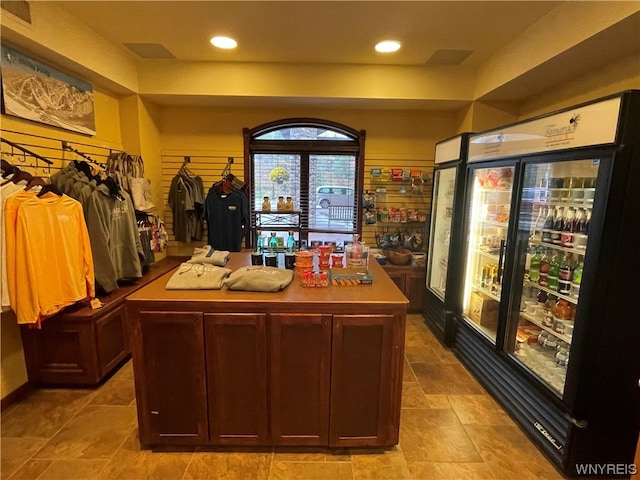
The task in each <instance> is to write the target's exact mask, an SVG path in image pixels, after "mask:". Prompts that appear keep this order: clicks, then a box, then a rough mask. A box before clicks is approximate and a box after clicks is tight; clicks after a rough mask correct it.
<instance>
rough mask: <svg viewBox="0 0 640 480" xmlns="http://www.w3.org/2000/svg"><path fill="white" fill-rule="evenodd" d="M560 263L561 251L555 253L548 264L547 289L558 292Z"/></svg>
mask: <svg viewBox="0 0 640 480" xmlns="http://www.w3.org/2000/svg"><path fill="white" fill-rule="evenodd" d="M561 263H562V251H558V252H556V253H555V254H554V255H553V257H551V262H550V263H549V279H548V280H547V288H549V289H551V290H555V291H557V290H558V280H559V278H560V264H561Z"/></svg>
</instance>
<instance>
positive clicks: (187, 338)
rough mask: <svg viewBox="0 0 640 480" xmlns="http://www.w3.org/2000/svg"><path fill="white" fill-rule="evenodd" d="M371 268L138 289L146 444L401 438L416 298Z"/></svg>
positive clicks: (136, 326)
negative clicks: (323, 283)
mask: <svg viewBox="0 0 640 480" xmlns="http://www.w3.org/2000/svg"><path fill="white" fill-rule="evenodd" d="M238 255H239V256H231V257H230V259H229V262H228V264H227V266H228V267H229V268H231V269H237V268H239V267H240V266H244V265H247V264H249V262H250V260H249V257H248V253H247V254H238ZM371 270H372V273H373V275H374V278H375V279H376V280H375V282H374V284H373V285H368V286H359V287H332V288H317V289H309V288H303V287H302V286H301V285H300V284H299V283H298V282H295V281H294V282H293V283H292V284H290V285H289V286H288V287H287V288H286V289H285V290H283V291H280V292H269V293H266V292H238V291H229V290H225V289H221V290H215V291H213V290H182V291H181V290H166V289H165V285H166V281H167V280H168V278H169V277H170V275H171V273H167V274H166V275H165V276H164V277H161V278H159V279H158V280H157V281H156V282H153V283H151V284H150V285H148V286H146V287H144V288H142V289H140V290H139V291H138V292H136V293H134V294H133V295H132V296H130V297H128V298H127V301H126V318H127V321H128V322H130V323H131V325H132V337H131V341H132V350H133V352H132V353H133V359H134V373H135V385H136V399H137V402H138V420H139V435H140V442H141V445H142V447H143V448H150V447H153V446H154V445H171V444H176V445H180V444H182V445H184V444H189V445H197V444H199V445H228V446H231V445H233V446H266V445H300V446H302V445H306V446H317V447H321V446H324V447H327V446H331V447H357V446H376V447H386V446H392V445H395V444H396V443H397V442H398V431H399V419H400V401H401V394H402V368H403V361H402V359H403V351H404V332H405V322H406V306H407V301H406V298H404V296H403V295H401V293H400V292H399V291H398V289H397V288H395V286H394V284H393V283H392V281H391V280H390V279H389V278H388V277H387V275H385V274H384V271H383V270H382V268H381V267H380V266H377V265H376V266H374V267H373V268H372V269H371Z"/></svg>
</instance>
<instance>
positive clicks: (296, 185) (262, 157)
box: [253, 153, 300, 211]
mask: <svg viewBox="0 0 640 480" xmlns="http://www.w3.org/2000/svg"><path fill="white" fill-rule="evenodd" d="M253 163H254V167H253V196H254V198H253V204H254V205H255V207H256V208H255V209H256V210H261V209H262V208H261V207H262V201H263V199H264V197H269V200H270V202H271V210H272V211H276V206H277V203H278V198H279V197H283V198H284V199H285V200H286V198H287V197H291V198H292V200H293V205H294V210H300V208H299V207H300V155H294V154H288V153H257V154H256V155H255V156H254V162H253Z"/></svg>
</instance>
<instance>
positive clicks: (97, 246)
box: [87, 184, 144, 293]
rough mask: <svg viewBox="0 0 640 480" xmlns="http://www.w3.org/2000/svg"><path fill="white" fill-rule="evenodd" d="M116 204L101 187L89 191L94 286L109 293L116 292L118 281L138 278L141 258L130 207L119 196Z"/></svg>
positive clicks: (113, 198)
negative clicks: (90, 192)
mask: <svg viewBox="0 0 640 480" xmlns="http://www.w3.org/2000/svg"><path fill="white" fill-rule="evenodd" d="M120 193H121V194H122V196H123V198H124V200H119V199H117V198H115V197H113V196H111V193H110V192H109V188H108V187H107V186H106V185H105V184H100V185H98V186H97V187H96V189H95V190H94V191H93V193H92V194H91V196H90V197H89V201H88V209H87V227H88V229H89V237H90V238H91V249H92V251H93V263H94V266H95V272H96V282H97V283H98V285H100V287H102V289H103V290H104V291H105V292H107V293H109V292H111V291H113V290H115V289H116V288H118V283H117V281H118V280H124V279H127V280H128V279H134V278H140V277H141V276H142V265H141V263H140V258H144V252H143V250H142V244H141V243H140V235H139V233H138V226H137V225H136V217H135V212H134V210H133V203H132V202H131V198H130V197H129V195H128V194H127V193H126V192H125V191H124V190H123V191H121V192H120Z"/></svg>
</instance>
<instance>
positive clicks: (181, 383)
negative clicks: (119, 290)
mask: <svg viewBox="0 0 640 480" xmlns="http://www.w3.org/2000/svg"><path fill="white" fill-rule="evenodd" d="M138 321H139V326H140V335H141V346H142V351H141V352H139V354H140V355H139V356H136V353H138V352H134V367H135V364H136V363H137V362H142V365H143V366H142V369H136V388H137V391H136V394H137V395H138V396H139V397H140V400H139V402H138V409H139V412H138V415H139V419H140V422H141V428H140V441H141V443H142V444H143V446H149V445H153V444H162V443H164V444H172V445H175V444H193V445H195V444H204V443H207V442H208V438H209V437H208V428H207V409H206V403H207V392H206V385H205V376H204V371H205V370H204V337H203V327H202V313H199V312H195V313H183V312H140V314H139V320H138ZM139 374H141V375H139ZM141 377H142V378H141Z"/></svg>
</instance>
